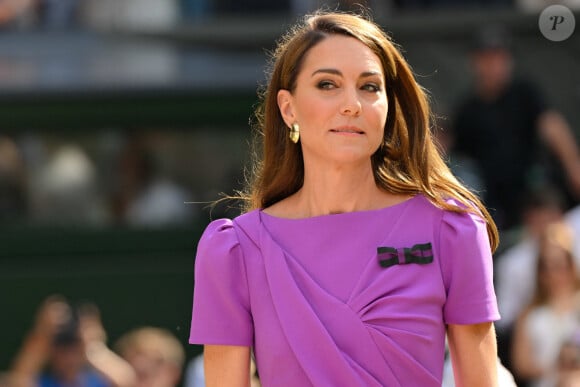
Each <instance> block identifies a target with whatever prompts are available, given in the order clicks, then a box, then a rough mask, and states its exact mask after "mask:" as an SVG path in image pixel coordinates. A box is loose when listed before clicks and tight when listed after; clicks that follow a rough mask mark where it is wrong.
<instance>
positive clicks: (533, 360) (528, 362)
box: [512, 222, 580, 387]
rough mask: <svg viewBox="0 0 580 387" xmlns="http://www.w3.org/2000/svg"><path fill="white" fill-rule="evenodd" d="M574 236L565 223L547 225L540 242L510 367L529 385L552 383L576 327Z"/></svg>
mask: <svg viewBox="0 0 580 387" xmlns="http://www.w3.org/2000/svg"><path fill="white" fill-rule="evenodd" d="M573 240H574V238H573V233H572V230H571V229H570V227H569V226H567V225H566V224H565V223H562V222H558V223H552V224H550V225H548V226H547V227H546V229H545V230H544V232H543V233H542V235H541V238H540V243H539V255H538V259H537V264H536V286H535V294H534V298H533V301H532V303H531V304H530V305H529V306H528V308H526V310H524V312H523V313H522V314H521V316H520V317H519V319H518V321H517V322H516V326H515V331H514V342H513V351H512V357H513V359H512V363H513V369H514V372H515V373H516V375H517V376H519V377H520V378H522V379H526V380H530V381H531V382H532V383H531V385H532V386H538V387H539V386H553V385H555V384H556V383H555V381H554V380H555V378H557V376H558V375H557V374H558V371H557V368H558V357H559V354H560V352H561V350H562V347H563V346H564V345H565V343H566V342H567V341H568V340H569V339H571V338H572V337H573V336H574V334H575V332H576V331H577V330H578V329H579V328H580V325H579V320H578V318H579V317H580V309H579V307H580V304H579V301H580V299H579V296H580V293H579V290H580V277H579V276H578V271H577V268H576V264H575V259H574V256H573V252H572V249H573V246H574V243H573Z"/></svg>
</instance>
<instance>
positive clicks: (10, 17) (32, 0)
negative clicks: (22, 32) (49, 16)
mask: <svg viewBox="0 0 580 387" xmlns="http://www.w3.org/2000/svg"><path fill="white" fill-rule="evenodd" d="M38 1H40V0H0V28H7V27H8V28H9V27H19V26H27V25H30V24H32V23H33V22H34V21H35V15H36V7H37V4H38Z"/></svg>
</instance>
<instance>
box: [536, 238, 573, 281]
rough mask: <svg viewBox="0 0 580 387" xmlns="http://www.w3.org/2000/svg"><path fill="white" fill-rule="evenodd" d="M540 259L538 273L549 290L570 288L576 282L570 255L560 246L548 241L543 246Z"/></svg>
mask: <svg viewBox="0 0 580 387" xmlns="http://www.w3.org/2000/svg"><path fill="white" fill-rule="evenodd" d="M540 259H541V261H540V265H539V273H538V275H539V276H540V281H542V282H543V284H544V286H546V287H547V289H548V290H549V291H555V290H557V289H561V288H569V287H570V286H572V285H573V284H574V282H575V273H574V270H573V268H572V265H571V264H570V260H569V256H568V254H567V253H566V251H565V250H564V249H562V248H561V247H560V246H557V245H555V244H551V243H546V244H545V245H544V246H543V247H542V256H541V257H540ZM572 287H573V286H572Z"/></svg>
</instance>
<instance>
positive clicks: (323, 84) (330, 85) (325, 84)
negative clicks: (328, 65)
mask: <svg viewBox="0 0 580 387" xmlns="http://www.w3.org/2000/svg"><path fill="white" fill-rule="evenodd" d="M316 87H318V88H319V89H321V90H330V89H334V88H336V84H335V83H334V82H332V81H326V80H325V81H320V82H318V84H317V85H316Z"/></svg>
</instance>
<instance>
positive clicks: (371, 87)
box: [316, 80, 382, 93]
mask: <svg viewBox="0 0 580 387" xmlns="http://www.w3.org/2000/svg"><path fill="white" fill-rule="evenodd" d="M316 87H317V88H318V89H320V90H333V89H337V88H338V85H337V84H336V83H335V82H333V81H328V80H323V81H320V82H318V83H317V84H316ZM360 90H364V91H368V92H371V93H378V92H379V91H381V90H382V88H381V86H380V85H378V84H376V83H374V82H369V83H365V84H364V85H362V86H361V87H360Z"/></svg>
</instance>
